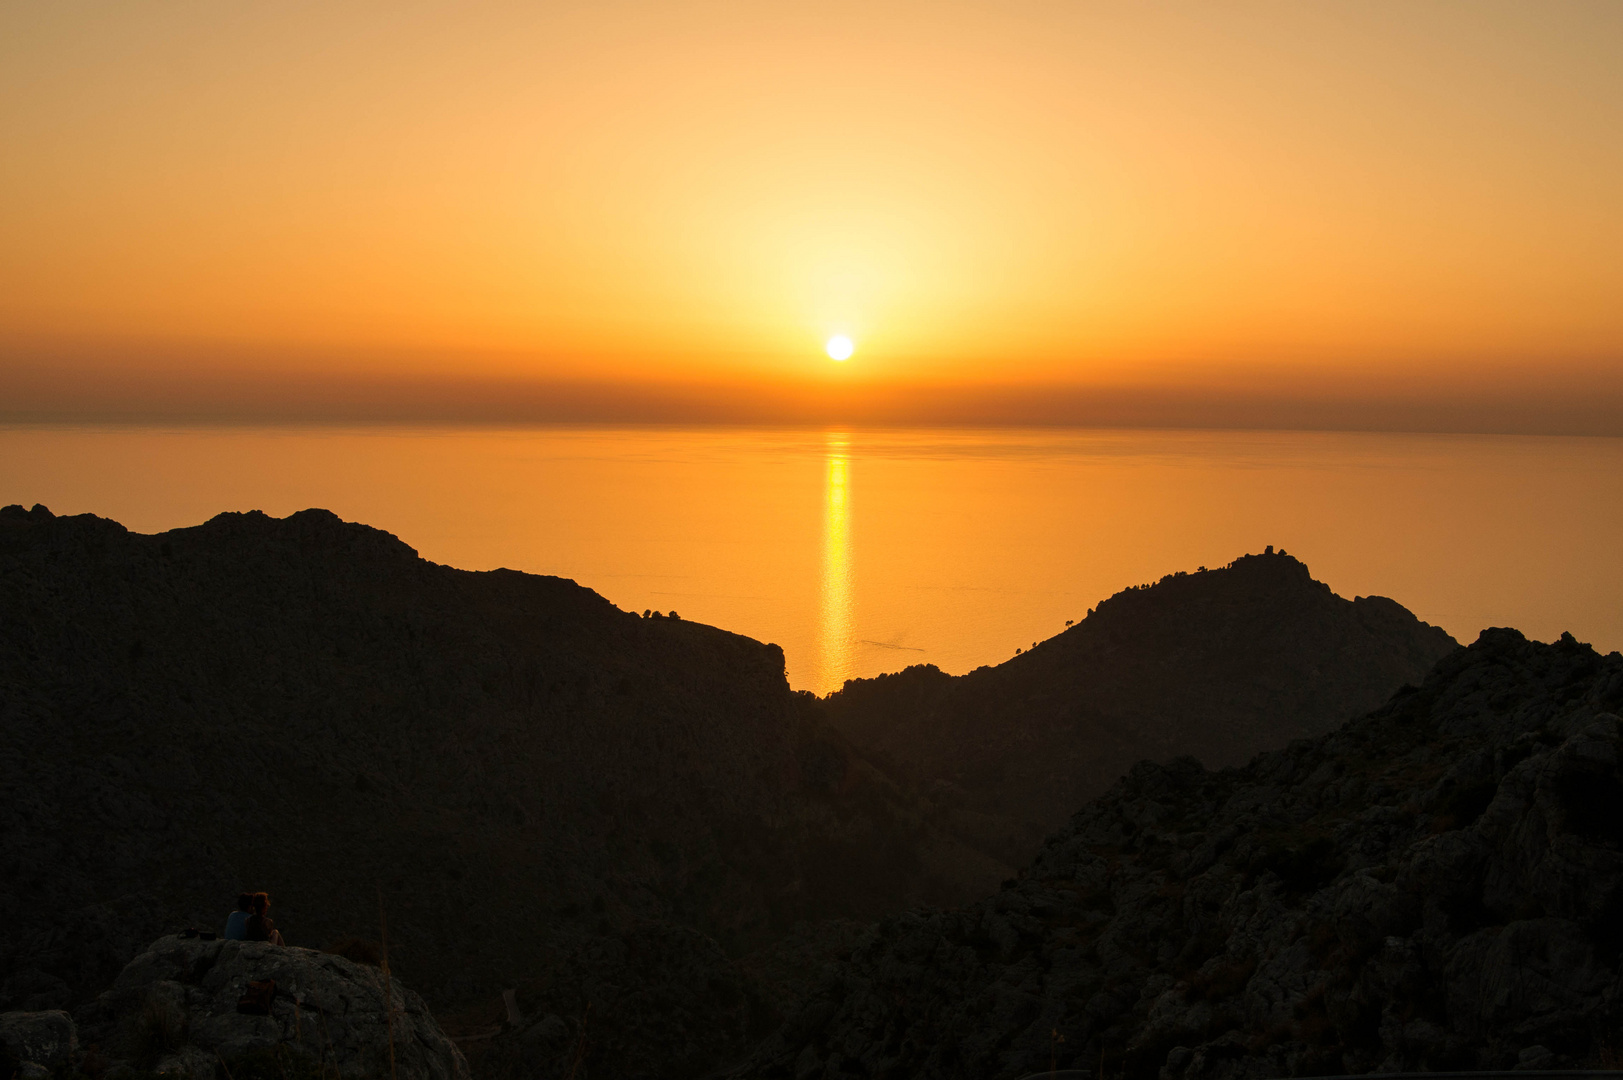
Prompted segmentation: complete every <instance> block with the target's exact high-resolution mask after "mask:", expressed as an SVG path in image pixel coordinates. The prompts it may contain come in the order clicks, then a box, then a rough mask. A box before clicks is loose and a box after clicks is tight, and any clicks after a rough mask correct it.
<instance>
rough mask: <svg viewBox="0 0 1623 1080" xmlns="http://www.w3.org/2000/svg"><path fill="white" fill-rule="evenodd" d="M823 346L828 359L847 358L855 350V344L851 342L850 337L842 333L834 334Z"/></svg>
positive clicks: (849, 357)
mask: <svg viewBox="0 0 1623 1080" xmlns="http://www.w3.org/2000/svg"><path fill="white" fill-rule="evenodd" d="M823 348H824V349H825V350H826V351H827V352H828V358H829V359H830V360H849V359H851V354H852V353H853V352H855V351H856V346H855V345H853V344H851V339H850V338H848V337H846V336H845V335H844V334H835V335H834V336H833V337H831V338H829V339H828V344H827V345H824V346H823Z"/></svg>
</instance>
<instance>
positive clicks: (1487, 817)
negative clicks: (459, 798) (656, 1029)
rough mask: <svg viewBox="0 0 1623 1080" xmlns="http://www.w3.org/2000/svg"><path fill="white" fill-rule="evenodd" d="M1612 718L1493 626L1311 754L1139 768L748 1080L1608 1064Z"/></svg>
mask: <svg viewBox="0 0 1623 1080" xmlns="http://www.w3.org/2000/svg"><path fill="white" fill-rule="evenodd" d="M1620 710H1623V656H1620V655H1619V654H1617V653H1615V652H1614V653H1611V654H1609V655H1607V656H1604V657H1602V656H1599V655H1597V654H1596V653H1595V652H1594V651H1593V650H1592V649H1590V648H1589V647H1588V646H1587V645H1582V644H1579V643H1577V642H1575V641H1573V640H1572V639H1571V637H1570V636H1568V637H1563V639H1562V640H1561V641H1560V642H1558V643H1556V644H1554V645H1541V644H1538V643H1534V642H1529V641H1527V640H1526V639H1524V638H1523V637H1522V636H1521V635H1520V634H1518V633H1517V632H1515V631H1514V630H1490V631H1485V632H1484V633H1483V635H1482V637H1481V638H1480V639H1479V640H1478V641H1477V642H1476V643H1475V644H1474V645H1472V646H1471V647H1470V648H1469V649H1466V650H1460V651H1458V652H1456V653H1454V654H1452V655H1451V656H1449V657H1447V658H1445V659H1444V660H1442V661H1441V662H1440V663H1439V664H1438V665H1437V667H1436V669H1435V670H1434V671H1433V673H1432V674H1431V675H1430V676H1429V677H1428V678H1427V679H1426V680H1425V682H1424V684H1423V685H1422V686H1421V687H1420V688H1418V689H1412V688H1411V689H1409V690H1406V691H1403V692H1400V693H1399V694H1397V695H1396V696H1395V697H1394V698H1393V699H1392V700H1391V701H1390V702H1389V703H1388V704H1387V705H1385V706H1384V707H1383V708H1381V709H1380V710H1378V711H1376V712H1374V713H1373V714H1371V715H1370V716H1368V717H1366V718H1364V719H1361V720H1357V721H1354V722H1352V723H1349V724H1347V725H1346V726H1345V727H1343V728H1341V729H1340V730H1338V731H1335V732H1333V733H1331V734H1328V735H1324V736H1320V737H1318V738H1315V739H1311V740H1301V741H1298V742H1295V743H1293V744H1291V745H1290V746H1289V747H1287V748H1285V749H1282V750H1278V751H1274V752H1272V753H1267V754H1263V755H1260V756H1258V757H1257V758H1256V759H1255V760H1253V761H1252V762H1251V763H1249V764H1248V765H1246V766H1244V767H1242V768H1237V769H1228V770H1225V771H1222V772H1216V773H1213V772H1208V771H1206V770H1204V769H1202V768H1201V767H1200V765H1199V764H1198V763H1196V762H1194V761H1192V760H1189V759H1179V760H1176V761H1173V762H1172V763H1170V764H1168V765H1153V764H1150V763H1148V762H1146V763H1143V764H1141V765H1139V766H1138V767H1136V768H1135V769H1134V770H1133V771H1132V773H1131V774H1130V775H1128V776H1127V777H1126V778H1125V779H1123V780H1122V781H1121V782H1120V783H1118V784H1117V785H1116V786H1114V787H1113V788H1111V790H1110V791H1109V792H1108V793H1106V794H1105V795H1104V796H1103V797H1101V798H1099V799H1097V800H1096V801H1094V802H1093V803H1092V804H1090V805H1088V806H1087V807H1085V808H1084V809H1083V810H1082V811H1080V812H1079V813H1077V814H1076V815H1075V817H1074V818H1073V819H1072V820H1071V821H1070V823H1069V824H1067V825H1066V826H1065V827H1064V828H1063V829H1061V830H1060V831H1059V832H1058V833H1056V834H1055V835H1054V836H1053V837H1052V838H1051V839H1050V840H1049V841H1048V843H1047V844H1046V845H1045V846H1044V847H1043V849H1042V851H1041V853H1040V854H1039V855H1038V857H1037V859H1036V860H1035V861H1034V862H1033V863H1032V864H1031V865H1030V866H1029V867H1028V868H1027V869H1026V870H1025V871H1024V872H1022V874H1021V875H1020V877H1019V879H1018V880H1017V881H1011V882H1010V883H1009V884H1008V886H1007V887H1006V888H1005V889H1004V890H1003V891H1002V892H1001V893H999V894H998V895H996V896H993V897H990V898H988V899H986V900H983V901H981V902H979V903H976V904H974V905H971V906H969V907H967V908H964V909H962V910H952V911H934V910H924V911H920V912H914V913H910V914H907V915H902V916H895V917H891V918H888V919H886V920H885V921H884V922H883V923H882V924H881V925H880V926H879V928H878V929H877V931H876V932H875V933H874V934H873V936H872V937H871V938H870V939H869V940H868V942H867V943H866V944H865V945H863V946H862V947H861V948H859V949H858V950H857V952H856V953H855V954H854V956H853V957H852V959H851V960H850V961H849V962H848V963H846V964H844V965H842V966H841V967H840V968H839V969H838V970H837V971H836V972H835V973H834V974H833V976H832V977H831V978H829V979H828V980H827V982H826V983H825V985H824V987H823V988H822V990H821V992H820V993H818V994H817V995H814V996H813V997H812V998H811V999H810V1000H809V1001H808V1003H807V1004H806V1005H805V1006H804V1008H803V1009H802V1010H801V1011H800V1012H799V1014H798V1015H796V1016H795V1017H793V1018H792V1019H791V1020H790V1021H789V1023H787V1024H786V1025H785V1026H784V1027H783V1029H782V1030H781V1031H780V1032H778V1034H777V1035H775V1036H774V1037H773V1038H772V1039H771V1040H769V1042H768V1043H767V1044H766V1045H765V1046H764V1047H763V1048H762V1050H761V1051H760V1052H759V1053H758V1054H757V1056H756V1057H755V1059H754V1060H753V1061H752V1062H751V1064H750V1065H749V1066H748V1067H747V1068H746V1069H744V1070H742V1072H741V1075H745V1076H750V1077H758V1078H768V1077H788V1076H796V1077H803V1076H812V1075H815V1076H825V1077H834V1078H838V1077H847V1076H867V1077H891V1076H894V1077H903V1076H905V1077H917V1078H920V1080H928V1078H937V1077H939V1078H945V1077H971V1076H973V1077H986V1078H1013V1077H1018V1076H1021V1075H1024V1074H1026V1073H1028V1072H1035V1071H1039V1070H1045V1069H1048V1068H1049V1067H1050V1063H1051V1062H1054V1063H1057V1064H1058V1065H1059V1067H1061V1068H1065V1067H1076V1068H1093V1067H1095V1066H1097V1065H1098V1064H1099V1063H1100V1062H1101V1061H1102V1062H1103V1064H1104V1071H1105V1073H1106V1074H1107V1075H1116V1074H1120V1075H1122V1076H1123V1077H1125V1078H1127V1080H1151V1078H1159V1080H1242V1078H1261V1077H1275V1076H1311V1075H1331V1074H1344V1073H1362V1072H1368V1071H1371V1070H1379V1071H1382V1072H1392V1071H1402V1070H1470V1069H1504V1068H1510V1067H1518V1066H1519V1067H1522V1068H1580V1067H1594V1066H1596V1065H1601V1064H1603V1063H1608V1062H1613V1061H1615V1057H1616V1053H1617V1049H1618V1047H1619V1045H1623V720H1620V719H1619V717H1618V715H1617V713H1618V712H1619V711H1620ZM1607 1067H1610V1066H1607Z"/></svg>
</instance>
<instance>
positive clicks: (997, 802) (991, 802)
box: [827, 548, 1459, 863]
mask: <svg viewBox="0 0 1623 1080" xmlns="http://www.w3.org/2000/svg"><path fill="white" fill-rule="evenodd" d="M1458 647H1459V646H1458V644H1457V643H1456V642H1455V641H1454V639H1453V638H1451V637H1449V636H1448V634H1447V633H1445V632H1444V631H1442V630H1441V629H1439V628H1437V627H1434V626H1430V625H1428V624H1426V623H1423V622H1420V621H1419V620H1418V619H1416V618H1415V617H1414V616H1413V615H1411V614H1410V613H1409V612H1408V611H1407V610H1406V609H1405V608H1403V607H1402V606H1401V605H1399V604H1397V603H1395V602H1393V601H1391V600H1388V599H1385V598H1384V597H1379V596H1368V597H1359V598H1358V599H1356V600H1350V601H1349V600H1344V599H1342V598H1341V597H1338V596H1336V595H1335V594H1334V593H1332V592H1331V591H1330V588H1329V586H1327V585H1325V584H1323V583H1321V582H1317V581H1314V580H1313V578H1312V576H1311V575H1310V574H1309V573H1308V569H1307V567H1306V566H1304V565H1302V563H1300V562H1298V561H1297V560H1296V559H1293V558H1291V557H1290V556H1288V555H1286V554H1284V553H1283V552H1281V553H1279V554H1274V553H1273V550H1272V548H1270V549H1269V552H1268V554H1264V555H1247V556H1244V557H1242V558H1240V559H1237V560H1236V561H1235V562H1233V563H1232V564H1230V565H1229V566H1227V567H1224V568H1222V569H1218V570H1209V571H1208V570H1201V571H1199V572H1197V573H1193V574H1185V573H1179V574H1172V575H1169V576H1167V577H1165V578H1162V579H1161V581H1160V582H1159V583H1157V584H1154V585H1148V586H1143V587H1140V588H1132V589H1128V590H1126V591H1124V592H1120V593H1117V594H1116V595H1115V596H1112V597H1111V598H1110V599H1108V600H1105V601H1104V602H1103V603H1101V604H1100V605H1099V607H1098V610H1096V611H1091V612H1089V613H1088V616H1087V617H1086V618H1085V619H1083V620H1082V621H1081V622H1080V623H1079V624H1078V625H1076V626H1074V627H1071V628H1070V629H1068V630H1066V631H1065V632H1064V633H1062V634H1060V635H1058V636H1057V637H1053V638H1050V639H1049V640H1047V641H1045V642H1043V643H1041V644H1040V645H1038V646H1036V647H1035V648H1033V649H1032V650H1031V651H1029V652H1026V653H1023V654H1021V655H1019V656H1016V657H1015V658H1014V659H1012V660H1010V661H1008V662H1006V663H1003V664H1000V665H998V666H996V667H987V668H980V669H978V670H976V671H972V672H970V673H969V674H967V675H963V676H960V677H952V676H949V675H946V674H943V673H942V672H941V671H940V670H939V669H937V668H935V667H934V666H919V667H911V668H908V669H907V670H906V671H902V672H898V673H897V674H894V675H881V676H879V677H878V678H875V679H857V680H852V681H850V682H847V683H846V684H845V687H844V689H843V690H841V691H840V692H838V693H836V694H834V695H832V696H830V698H829V699H828V701H827V708H828V716H829V721H830V723H831V724H832V725H833V726H834V727H835V728H837V729H838V730H840V731H841V732H843V733H844V734H846V735H847V736H848V737H849V738H850V739H851V740H852V742H854V743H855V744H857V745H858V746H859V747H861V748H863V749H864V750H869V751H872V752H874V753H877V754H879V755H882V756H884V757H885V758H887V759H889V760H890V761H892V762H895V763H897V764H898V765H900V766H902V767H903V768H904V769H905V770H906V771H907V772H908V773H910V774H911V775H912V776H913V777H914V778H915V780H916V781H917V782H919V783H921V784H923V785H928V790H929V791H930V794H931V795H932V797H933V798H934V799H935V801H936V802H937V803H938V804H939V805H940V806H941V807H942V808H943V809H942V810H941V811H939V815H940V817H941V820H943V821H945V822H950V823H951V827H952V828H954V829H955V830H956V831H958V832H960V833H961V834H964V835H966V836H973V837H976V838H977V839H978V843H979V845H980V846H981V847H982V849H983V850H985V851H987V852H988V853H989V854H993V855H995V856H996V857H998V858H1001V859H1004V860H1007V861H1014V862H1016V863H1019V862H1023V861H1025V859H1027V858H1029V857H1030V855H1031V853H1032V852H1033V851H1034V850H1035V849H1036V845H1037V844H1038V843H1040V842H1041V840H1042V838H1043V837H1044V836H1045V835H1046V834H1047V833H1048V832H1049V830H1051V829H1053V828H1055V827H1057V826H1058V825H1059V824H1060V823H1061V822H1063V821H1065V819H1066V818H1067V817H1069V815H1070V814H1071V813H1072V812H1074V811H1075V810H1076V808H1077V807H1078V806H1080V805H1082V804H1083V803H1084V802H1086V801H1087V800H1088V799H1090V798H1092V797H1093V796H1095V795H1097V794H1099V793H1100V792H1101V791H1103V790H1104V789H1105V788H1107V787H1108V786H1109V785H1110V784H1112V783H1113V782H1115V780H1116V779H1117V778H1118V777H1120V776H1121V775H1122V774H1123V773H1125V772H1126V771H1127V770H1128V769H1129V768H1130V767H1132V765H1133V764H1134V763H1135V762H1137V761H1140V760H1143V759H1152V760H1162V761H1164V760H1166V759H1168V758H1171V757H1174V756H1178V755H1189V756H1193V757H1196V758H1198V759H1199V760H1201V761H1202V762H1203V763H1205V764H1206V765H1208V766H1211V767H1214V768H1215V767H1220V766H1224V765H1235V764H1239V763H1240V762H1243V761H1245V760H1247V759H1249V758H1250V757H1251V756H1252V755H1253V754H1256V753H1257V752H1259V751H1262V750H1268V749H1275V748H1278V747H1281V746H1284V745H1285V744H1286V743H1288V742H1290V741H1291V740H1292V739H1297V738H1302V737H1304V736H1310V735H1317V734H1320V733H1322V732H1325V731H1328V730H1329V729H1331V728H1332V727H1334V726H1336V725H1337V724H1340V723H1342V722H1344V721H1346V720H1349V719H1351V718H1352V717H1354V716H1359V715H1362V714H1364V713H1366V712H1368V711H1369V710H1371V709H1373V708H1375V707H1376V706H1377V705H1379V704H1381V703H1382V702H1383V701H1385V700H1386V699H1387V697H1389V696H1390V695H1391V694H1392V692H1393V691H1395V690H1397V689H1398V688H1399V687H1401V686H1403V685H1405V684H1406V683H1412V682H1418V681H1419V680H1420V679H1421V678H1422V677H1424V675H1425V673H1426V672H1427V671H1428V670H1430V668H1431V666H1432V665H1433V664H1434V663H1436V661H1437V660H1438V658H1440V657H1442V656H1444V655H1446V654H1447V653H1449V652H1450V651H1451V650H1453V649H1456V648H1458Z"/></svg>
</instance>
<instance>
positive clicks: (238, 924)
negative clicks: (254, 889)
mask: <svg viewBox="0 0 1623 1080" xmlns="http://www.w3.org/2000/svg"><path fill="white" fill-rule="evenodd" d="M253 913H254V898H253V895H252V894H251V893H238V894H237V910H235V911H233V912H232V913H231V914H230V915H227V916H226V919H225V933H224V934H223V935H221V936H222V937H224V938H225V940H227V941H246V940H247V938H248V916H250V915H252V914H253Z"/></svg>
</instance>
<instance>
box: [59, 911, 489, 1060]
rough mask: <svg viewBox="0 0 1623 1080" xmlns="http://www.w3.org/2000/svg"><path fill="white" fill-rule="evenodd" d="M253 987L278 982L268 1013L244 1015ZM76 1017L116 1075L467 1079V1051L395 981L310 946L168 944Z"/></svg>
mask: <svg viewBox="0 0 1623 1080" xmlns="http://www.w3.org/2000/svg"><path fill="white" fill-rule="evenodd" d="M250 981H258V982H264V981H271V982H274V983H275V991H274V997H273V998H272V999H271V1001H270V1002H269V1005H268V1012H267V1013H265V1014H264V1015H257V1014H252V1013H244V1012H241V1011H239V1010H238V1007H237V1005H238V1001H239V1000H240V999H241V998H242V997H243V995H244V994H245V992H246V991H247V988H248V984H249V982H250ZM80 1020H81V1023H80V1030H81V1037H82V1041H84V1042H85V1043H86V1044H87V1045H90V1044H94V1046H95V1047H96V1052H97V1054H98V1056H99V1058H100V1059H101V1064H102V1065H103V1066H105V1067H107V1068H108V1070H109V1071H108V1076H109V1077H116V1076H117V1075H118V1074H119V1072H120V1071H122V1070H124V1069H128V1070H134V1071H135V1072H138V1073H159V1074H163V1075H168V1076H174V1077H177V1078H180V1077H190V1078H193V1080H215V1078H216V1077H218V1076H221V1075H229V1076H231V1077H232V1078H233V1080H249V1078H250V1077H253V1078H257V1077H265V1078H267V1080H269V1078H271V1077H277V1076H280V1077H312V1078H313V1077H331V1076H332V1075H333V1074H334V1073H335V1072H336V1073H337V1075H338V1076H340V1077H345V1078H349V1077H356V1078H358V1077H372V1076H391V1075H393V1076H397V1077H399V1078H400V1080H467V1077H468V1066H467V1062H466V1061H464V1060H463V1057H462V1054H461V1053H460V1052H459V1051H458V1050H457V1048H456V1046H455V1045H453V1044H452V1042H451V1040H450V1039H448V1038H446V1036H445V1034H444V1033H443V1032H442V1031H441V1030H440V1028H439V1025H438V1024H436V1023H435V1022H434V1018H433V1017H432V1016H431V1015H429V1012H428V1008H427V1006H425V1005H424V1004H423V1000H422V998H420V997H418V996H417V995H416V994H415V993H413V992H412V991H410V990H408V989H407V988H406V987H405V986H404V985H402V984H401V982H400V980H399V979H398V978H394V977H392V976H385V975H384V974H383V973H382V972H381V971H380V970H378V969H377V968H375V967H370V966H366V965H362V964H356V963H352V962H351V961H349V960H346V959H344V958H343V957H341V956H334V955H331V954H329V953H321V952H315V951H313V950H311V949H300V948H290V947H285V946H277V945H270V944H267V943H263V942H249V941H200V940H198V939H196V938H190V939H187V938H182V937H178V936H174V937H165V938H161V939H159V940H158V941H156V942H154V943H153V944H152V946H151V947H150V948H149V949H147V950H146V951H145V952H143V953H141V955H139V956H137V957H136V958H135V959H134V960H133V961H131V962H130V965H129V966H128V967H126V968H125V969H124V971H123V972H122V973H121V974H120V975H119V976H118V978H117V980H116V981H115V982H114V983H113V985H112V987H111V988H110V989H108V990H107V991H106V992H105V993H103V994H102V995H101V996H100V997H98V998H97V999H96V1000H95V1002H93V1003H92V1004H91V1005H89V1006H88V1007H87V1008H85V1009H83V1010H81V1014H80ZM222 1063H223V1065H224V1070H222V1069H220V1068H219V1067H218V1066H219V1065H220V1064H222Z"/></svg>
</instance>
